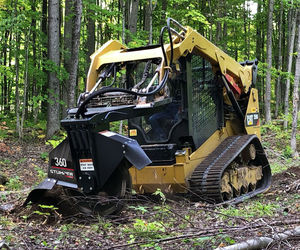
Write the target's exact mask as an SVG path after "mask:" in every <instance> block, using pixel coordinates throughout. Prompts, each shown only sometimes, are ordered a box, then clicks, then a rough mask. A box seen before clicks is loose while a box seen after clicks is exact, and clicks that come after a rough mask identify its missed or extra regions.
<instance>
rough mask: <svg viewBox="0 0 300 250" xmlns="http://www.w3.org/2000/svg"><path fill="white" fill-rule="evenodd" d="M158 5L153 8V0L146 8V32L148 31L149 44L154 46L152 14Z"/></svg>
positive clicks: (149, 0) (150, 0)
mask: <svg viewBox="0 0 300 250" xmlns="http://www.w3.org/2000/svg"><path fill="white" fill-rule="evenodd" d="M155 7H156V5H154V6H153V3H152V0H148V4H147V5H146V7H145V25H144V27H145V30H146V31H148V34H149V42H148V44H152V42H153V27H152V13H153V10H154V8H155Z"/></svg>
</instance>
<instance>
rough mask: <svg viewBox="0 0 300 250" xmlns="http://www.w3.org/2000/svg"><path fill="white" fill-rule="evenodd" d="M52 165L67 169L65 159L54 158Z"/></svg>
mask: <svg viewBox="0 0 300 250" xmlns="http://www.w3.org/2000/svg"><path fill="white" fill-rule="evenodd" d="M54 165H55V166H57V167H65V168H66V167H67V160H66V159H65V158H58V157H54Z"/></svg>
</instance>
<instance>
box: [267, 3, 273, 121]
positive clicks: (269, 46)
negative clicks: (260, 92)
mask: <svg viewBox="0 0 300 250" xmlns="http://www.w3.org/2000/svg"><path fill="white" fill-rule="evenodd" d="M273 9H274V0H269V13H268V30H267V64H268V68H267V75H266V93H265V116H266V117H265V118H266V123H268V122H270V121H271V68H272V32H273V17H272V16H273Z"/></svg>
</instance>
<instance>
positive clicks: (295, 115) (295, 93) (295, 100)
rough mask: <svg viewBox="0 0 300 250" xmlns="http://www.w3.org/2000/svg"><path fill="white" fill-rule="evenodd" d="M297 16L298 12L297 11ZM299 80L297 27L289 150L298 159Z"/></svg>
mask: <svg viewBox="0 0 300 250" xmlns="http://www.w3.org/2000/svg"><path fill="white" fill-rule="evenodd" d="M297 13H298V16H299V10H298V11H297ZM299 19H300V18H299ZM299 79H300V27H299V26H298V44H297V58H296V66H295V80H294V90H293V121H292V134H291V149H292V156H293V157H298V156H299V154H298V152H297V143H296V134H297V121H298V105H299V92H298V91H299V90H298V89H299Z"/></svg>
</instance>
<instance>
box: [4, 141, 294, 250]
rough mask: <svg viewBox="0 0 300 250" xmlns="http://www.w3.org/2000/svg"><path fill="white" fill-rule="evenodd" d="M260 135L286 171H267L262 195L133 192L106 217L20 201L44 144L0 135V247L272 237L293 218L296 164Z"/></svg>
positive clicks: (40, 174) (39, 173) (36, 174)
mask: <svg viewBox="0 0 300 250" xmlns="http://www.w3.org/2000/svg"><path fill="white" fill-rule="evenodd" d="M266 140H267V141H268V142H269V141H270V143H269V144H268V145H267V146H265V147H266V151H267V153H268V155H269V156H270V157H269V158H271V159H270V162H271V163H274V162H275V163H276V166H282V168H283V169H286V170H284V171H283V172H281V173H278V174H275V175H273V180H272V186H271V188H270V189H269V191H268V192H266V193H264V194H261V195H258V196H257V197H255V198H252V199H250V200H247V201H245V202H243V203H241V204H239V205H235V206H232V207H227V208H224V207H216V206H212V205H208V204H206V203H200V202H197V203H193V202H191V201H189V200H188V199H187V198H185V197H182V196H180V197H179V196H170V197H169V196H168V197H166V198H165V197H164V196H162V195H158V196H155V197H154V196H133V197H132V198H130V199H129V200H126V201H124V203H125V207H124V209H123V210H122V212H121V213H120V214H119V215H116V216H111V217H108V218H101V217H97V216H87V215H82V214H76V215H69V214H68V215H66V214H64V213H63V211H60V210H57V209H56V206H39V205H30V206H27V207H25V208H22V207H21V205H22V203H23V202H24V200H25V199H26V196H27V194H28V193H29V190H30V188H31V187H32V186H34V185H36V184H38V183H39V182H40V181H42V180H43V178H44V177H45V176H46V175H45V172H46V171H47V164H48V163H47V153H48V152H49V151H50V150H51V146H49V145H45V142H44V141H42V140H41V141H35V142H31V143H19V142H18V141H16V140H12V139H3V140H0V175H4V176H6V177H7V178H8V179H9V182H8V183H6V184H5V185H0V190H1V192H0V249H5V247H7V248H11V249H128V248H133V249H140V248H155V249H187V248H194V249H214V248H217V247H224V246H227V245H230V244H234V243H238V242H241V241H244V240H247V239H249V238H253V237H260V236H267V237H274V236H276V235H277V234H278V233H281V232H284V231H286V230H290V229H293V228H295V227H297V226H299V225H300V182H299V180H300V166H299V165H300V164H299V160H291V159H290V160H286V159H285V158H284V157H282V154H280V153H279V154H278V153H276V150H275V149H274V148H273V146H272V143H273V142H272V136H270V137H268V136H267V137H266ZM276 172H277V171H276ZM0 184H1V182H0ZM1 247H2V248H1ZM267 249H300V238H299V236H298V238H297V237H289V238H288V239H286V240H283V241H279V240H275V241H274V242H273V244H271V245H269V246H268V247H267Z"/></svg>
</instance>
